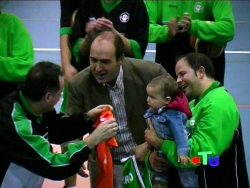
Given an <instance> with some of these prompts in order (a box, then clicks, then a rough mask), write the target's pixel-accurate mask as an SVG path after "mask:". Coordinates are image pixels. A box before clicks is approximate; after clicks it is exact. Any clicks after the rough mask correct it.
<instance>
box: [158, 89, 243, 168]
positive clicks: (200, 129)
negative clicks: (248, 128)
mask: <svg viewBox="0 0 250 188" xmlns="http://www.w3.org/2000/svg"><path fill="white" fill-rule="evenodd" d="M190 107H191V109H192V106H190ZM192 113H193V118H195V127H194V129H193V131H192V136H191V138H190V139H189V144H190V152H189V158H190V159H191V158H192V157H201V156H199V155H198V152H207V151H211V152H212V156H220V155H221V154H222V152H223V151H225V150H226V149H227V148H228V147H229V146H230V143H231V141H232V138H233V134H234V130H235V129H236V128H237V126H238V124H239V112H238V109H237V106H236V104H235V102H234V100H233V99H232V97H231V96H229V94H228V96H225V95H220V94H219V93H216V94H215V95H214V97H213V98H212V99H211V100H206V101H203V104H202V105H200V106H197V107H195V109H194V111H193V110H192ZM161 150H162V151H163V152H164V153H165V154H166V155H167V158H168V159H169V160H170V161H171V162H172V163H173V164H174V166H177V167H185V166H183V165H180V164H178V162H177V157H178V156H177V152H176V150H177V148H176V144H175V142H174V141H170V140H164V141H163V144H162V146H161ZM201 161H202V157H201ZM202 162H203V161H202ZM206 162H207V161H206ZM192 166H197V165H193V164H192V163H191V162H190V163H189V164H188V166H187V167H192Z"/></svg>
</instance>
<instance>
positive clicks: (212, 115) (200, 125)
mask: <svg viewBox="0 0 250 188" xmlns="http://www.w3.org/2000/svg"><path fill="white" fill-rule="evenodd" d="M175 71H176V75H177V82H178V85H179V88H181V89H182V90H183V92H184V93H185V95H186V96H187V97H188V98H189V99H190V103H189V105H190V109H191V110H192V114H193V117H192V118H191V120H190V121H189V122H187V124H186V125H187V126H189V127H190V134H191V135H190V136H191V138H190V139H189V145H190V153H189V158H190V159H191V158H192V157H194V156H197V155H198V152H206V151H212V156H220V162H219V163H220V164H219V165H218V166H217V167H210V166H206V165H200V164H198V165H194V164H192V163H191V162H190V163H189V164H188V167H192V166H193V167H194V166H197V167H198V168H197V171H196V172H197V174H198V176H199V187H200V188H203V187H206V188H220V187H231V188H238V187H249V186H248V185H249V182H248V176H247V171H246V163H245V156H244V147H243V142H242V131H241V126H240V118H239V111H238V108H237V105H236V103H235V101H234V99H233V97H232V96H231V95H230V94H229V93H228V92H227V90H226V89H225V87H222V86H220V83H219V82H217V81H215V79H214V68H213V64H212V62H211V60H210V59H209V58H208V57H207V56H205V55H203V54H199V53H190V54H187V55H186V56H184V57H182V58H180V59H179V60H178V62H177V64H176V67H175ZM145 137H146V138H148V139H149V140H151V141H152V143H150V144H151V145H153V146H155V147H157V148H161V150H162V151H163V152H164V153H165V154H166V155H167V158H168V159H169V160H170V161H171V162H172V163H173V164H174V166H178V167H180V168H185V167H184V166H182V165H181V164H178V162H177V160H176V159H177V156H176V143H175V142H174V141H171V140H162V139H160V138H158V137H157V136H156V134H155V131H154V130H153V129H149V130H147V131H146V132H145ZM148 139H147V140H148ZM155 158H157V157H156V154H155V152H153V153H152V154H151V155H150V156H149V161H150V164H151V167H152V168H153V169H156V170H159V164H156V163H155V162H154V159H155ZM148 165H149V164H148ZM169 174H173V173H169ZM169 180H171V182H170V183H169V188H172V187H174V188H179V187H181V186H180V185H177V184H176V182H179V180H178V179H176V178H175V177H171V178H169Z"/></svg>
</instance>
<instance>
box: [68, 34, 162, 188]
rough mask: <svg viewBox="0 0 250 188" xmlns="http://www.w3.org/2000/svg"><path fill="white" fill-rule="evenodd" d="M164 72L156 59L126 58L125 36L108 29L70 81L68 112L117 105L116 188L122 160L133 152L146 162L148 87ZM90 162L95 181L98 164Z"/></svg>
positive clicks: (97, 40) (118, 183)
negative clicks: (145, 132) (88, 60)
mask: <svg viewBox="0 0 250 188" xmlns="http://www.w3.org/2000/svg"><path fill="white" fill-rule="evenodd" d="M163 73H166V71H165V70H164V69H163V68H162V66H161V65H159V64H156V63H154V62H148V61H145V60H138V59H131V58H124V45H123V42H122V39H121V37H119V36H118V35H116V34H114V33H112V32H110V31H105V32H102V33H101V34H100V35H99V36H97V37H96V38H95V40H94V41H93V43H92V44H91V49H90V66H89V67H88V68H86V69H84V70H83V71H81V72H80V73H78V74H77V75H76V76H74V77H73V78H72V79H71V80H70V82H69V84H68V94H69V95H68V103H67V109H66V114H67V115H70V114H72V113H77V112H85V110H87V109H91V108H92V106H95V105H96V104H103V103H106V104H111V105H113V108H114V115H115V118H116V120H117V123H118V135H117V136H116V140H117V141H118V145H119V147H118V148H113V149H112V151H111V152H112V157H113V162H114V187H115V188H122V187H123V185H122V183H123V176H122V164H121V163H120V159H122V158H124V157H128V156H129V155H130V154H131V152H133V153H135V156H136V158H137V162H142V161H144V157H145V154H146V152H147V145H146V144H144V145H141V144H142V143H144V131H145V129H146V128H147V125H146V122H145V120H144V118H143V114H144V112H145V111H146V109H147V107H148V105H147V100H146V99H147V93H146V89H145V88H146V86H147V84H148V83H149V82H150V81H151V79H153V78H154V77H157V76H160V75H162V74H163ZM138 145H141V146H138ZM93 156H95V155H94V154H93ZM89 164H90V165H91V166H90V178H91V181H92V183H93V179H95V178H96V177H95V175H96V172H95V170H97V164H96V163H89ZM97 178H100V177H97ZM92 185H93V184H92ZM110 187H111V186H110Z"/></svg>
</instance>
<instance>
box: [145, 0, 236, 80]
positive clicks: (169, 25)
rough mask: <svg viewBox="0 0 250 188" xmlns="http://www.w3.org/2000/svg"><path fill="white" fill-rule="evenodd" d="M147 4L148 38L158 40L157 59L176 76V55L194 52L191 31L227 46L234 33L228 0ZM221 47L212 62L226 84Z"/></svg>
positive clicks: (205, 39) (218, 44) (218, 78)
mask: <svg viewBox="0 0 250 188" xmlns="http://www.w3.org/2000/svg"><path fill="white" fill-rule="evenodd" d="M145 4H146V6H147V10H148V14H149V22H150V25H149V42H151V43H156V44H157V45H156V58H155V61H156V62H157V63H160V64H162V66H163V67H164V68H165V69H166V70H167V71H168V72H169V73H170V74H171V75H172V76H174V77H175V62H176V61H175V59H176V56H178V55H185V54H188V53H191V52H194V49H193V48H192V47H191V45H190V36H191V35H193V36H194V37H196V38H199V39H200V40H202V41H207V42H211V43H213V44H214V45H215V46H218V47H225V46H226V44H227V42H229V41H231V40H232V39H233V37H234V33H235V24H234V16H233V11H232V5H231V3H230V1H228V0H225V1H218V0H215V1H185V0H182V1H160V0H156V1H145ZM208 21H210V22H208ZM211 21H212V23H211ZM178 25H179V27H178ZM208 51H209V50H208ZM212 51H214V49H213V50H212ZM221 51H222V54H221V55H219V56H218V57H216V58H214V57H215V56H213V58H212V62H213V65H214V69H215V79H216V80H218V81H219V82H221V84H222V85H223V81H224V72H225V54H224V50H221ZM204 53H205V52H204Z"/></svg>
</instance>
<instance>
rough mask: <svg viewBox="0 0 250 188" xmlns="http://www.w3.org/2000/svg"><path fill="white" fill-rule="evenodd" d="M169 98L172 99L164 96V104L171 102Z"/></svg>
mask: <svg viewBox="0 0 250 188" xmlns="http://www.w3.org/2000/svg"><path fill="white" fill-rule="evenodd" d="M171 100H172V99H171V97H169V96H168V97H166V98H165V104H166V105H168V104H169V103H170V102H171Z"/></svg>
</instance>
